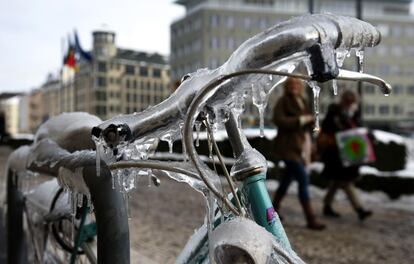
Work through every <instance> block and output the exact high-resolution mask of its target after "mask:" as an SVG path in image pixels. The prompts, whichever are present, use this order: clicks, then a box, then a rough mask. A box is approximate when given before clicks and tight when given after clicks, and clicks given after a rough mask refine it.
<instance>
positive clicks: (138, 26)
mask: <svg viewBox="0 0 414 264" xmlns="http://www.w3.org/2000/svg"><path fill="white" fill-rule="evenodd" d="M182 15H184V8H183V7H181V6H178V5H175V4H173V1H172V0H118V1H115V0H36V1H33V0H0V51H1V53H0V92H4V91H27V90H29V89H31V88H34V87H36V86H39V85H41V84H42V82H43V81H44V80H45V78H46V76H47V73H48V72H50V71H55V72H57V70H58V69H59V67H60V66H61V64H62V48H61V42H62V38H64V37H66V36H67V35H68V34H69V33H71V32H72V31H73V29H75V28H76V29H77V31H78V34H79V38H80V42H81V44H82V46H83V47H84V48H85V49H87V50H89V49H90V48H91V45H92V35H91V32H92V31H93V30H95V29H110V30H113V31H115V32H116V34H117V38H116V42H117V45H118V46H120V47H124V48H133V49H137V50H143V51H149V52H160V53H162V54H165V55H167V54H168V53H169V49H170V44H169V39H170V34H169V25H170V24H171V22H172V21H174V20H175V19H177V18H179V17H181V16H182Z"/></svg>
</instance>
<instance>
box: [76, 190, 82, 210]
mask: <svg viewBox="0 0 414 264" xmlns="http://www.w3.org/2000/svg"><path fill="white" fill-rule="evenodd" d="M76 199H77V206H78V207H82V206H83V194H81V193H78V197H77V198H76Z"/></svg>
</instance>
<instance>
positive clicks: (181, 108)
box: [92, 14, 380, 145]
mask: <svg viewBox="0 0 414 264" xmlns="http://www.w3.org/2000/svg"><path fill="white" fill-rule="evenodd" d="M379 41H380V34H379V32H378V30H376V29H375V28H374V27H373V26H372V25H370V24H368V23H366V22H363V21H360V20H358V19H355V18H351V17H344V16H337V15H331V14H324V15H321V14H319V15H308V16H303V17H298V18H293V19H291V20H289V21H287V22H284V23H281V24H278V25H276V26H275V27H273V28H270V29H268V30H266V31H265V32H262V33H260V34H258V35H256V36H254V37H252V38H251V39H249V40H247V41H246V42H245V43H243V44H242V45H241V46H240V47H239V48H238V49H237V50H236V51H235V52H234V53H233V55H232V56H231V57H230V59H229V60H228V61H227V62H226V63H225V64H224V65H222V66H221V67H220V68H218V69H216V70H206V69H203V70H199V71H197V72H195V73H192V74H190V75H189V78H187V79H186V80H185V81H184V82H183V83H182V84H181V85H180V87H179V88H178V89H177V90H176V92H175V93H173V94H172V95H171V96H170V97H169V98H168V99H167V100H165V101H163V102H162V103H160V104H159V105H156V106H154V107H152V108H149V109H147V110H145V111H143V112H142V113H138V114H132V115H122V116H119V117H115V118H113V119H110V120H107V121H106V122H104V123H102V124H101V125H99V126H97V127H95V128H94V130H93V132H92V133H93V135H94V136H95V137H96V138H100V137H103V139H104V140H105V141H106V142H107V143H108V144H110V145H117V144H119V142H118V141H117V140H118V139H119V138H120V137H119V136H117V135H118V134H119V133H124V134H125V140H127V141H132V140H134V139H136V138H140V137H144V136H145V135H148V134H152V135H154V134H162V132H163V131H164V132H165V131H166V130H169V129H170V127H172V126H176V125H177V124H178V122H179V121H182V119H183V117H184V115H185V114H186V112H187V108H188V107H189V104H190V103H191V101H192V98H193V97H194V96H195V94H196V93H197V92H198V91H199V90H200V89H201V88H202V87H204V86H205V85H206V84H207V83H209V82H210V81H212V80H213V79H214V78H216V77H217V76H219V75H225V74H229V73H232V72H234V71H238V70H247V69H260V68H272V66H273V64H274V63H276V62H282V61H283V59H285V58H287V57H289V56H292V55H294V54H296V53H301V52H305V51H307V49H309V48H311V47H312V46H314V45H315V44H318V43H319V44H326V43H329V45H330V46H332V48H334V49H335V48H339V47H341V48H345V49H350V48H356V47H358V48H363V47H371V46H374V45H376V44H378V43H379ZM113 139H117V140H113Z"/></svg>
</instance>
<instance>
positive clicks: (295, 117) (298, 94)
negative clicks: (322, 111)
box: [273, 78, 325, 230]
mask: <svg viewBox="0 0 414 264" xmlns="http://www.w3.org/2000/svg"><path fill="white" fill-rule="evenodd" d="M302 90H303V83H302V81H300V80H298V79H294V78H288V79H287V80H286V82H285V86H284V93H283V95H282V96H281V98H280V99H279V100H278V101H277V103H276V106H275V107H274V109H273V122H274V124H275V125H276V126H277V129H278V130H277V136H276V138H275V140H274V154H275V157H276V158H277V159H279V160H283V161H284V163H285V165H286V168H285V171H284V174H283V175H282V177H281V179H280V184H279V188H278V189H277V191H276V193H275V195H274V197H273V206H274V208H275V210H276V212H278V213H279V211H280V204H281V202H282V199H283V197H284V196H285V195H286V192H287V190H288V188H289V185H290V183H291V182H292V181H293V180H296V181H297V182H298V187H299V190H298V195H299V200H300V202H301V205H302V208H303V211H304V213H305V216H306V220H307V227H308V228H310V229H313V230H322V229H324V228H325V225H324V224H322V223H321V222H319V221H318V220H317V218H316V217H315V214H314V213H313V209H312V206H311V202H310V196H309V175H308V173H307V172H306V169H305V162H309V160H310V151H307V150H306V149H305V146H308V147H309V148H310V146H311V143H310V141H311V136H310V131H311V128H312V126H313V124H314V117H313V115H312V114H311V112H310V111H309V107H308V104H307V102H306V100H305V99H304V97H303V96H302V92H303V91H302Z"/></svg>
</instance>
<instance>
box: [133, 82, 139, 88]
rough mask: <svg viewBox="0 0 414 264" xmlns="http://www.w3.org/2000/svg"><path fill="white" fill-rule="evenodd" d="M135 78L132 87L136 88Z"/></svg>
mask: <svg viewBox="0 0 414 264" xmlns="http://www.w3.org/2000/svg"><path fill="white" fill-rule="evenodd" d="M137 86H138V85H137V80H134V82H133V87H134V89H137Z"/></svg>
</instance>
